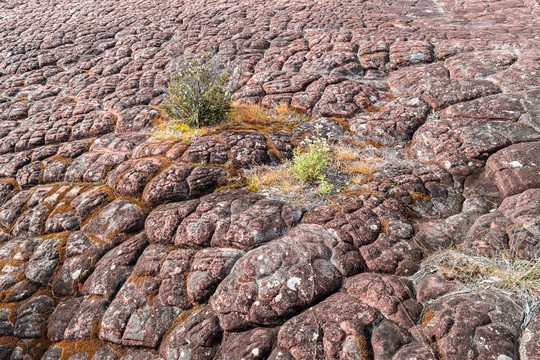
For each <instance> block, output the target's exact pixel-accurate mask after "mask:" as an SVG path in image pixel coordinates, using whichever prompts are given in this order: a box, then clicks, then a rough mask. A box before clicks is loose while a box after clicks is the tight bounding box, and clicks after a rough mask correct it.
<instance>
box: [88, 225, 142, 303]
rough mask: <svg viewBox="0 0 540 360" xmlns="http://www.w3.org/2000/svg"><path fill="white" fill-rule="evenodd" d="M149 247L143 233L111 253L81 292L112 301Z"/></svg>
mask: <svg viewBox="0 0 540 360" xmlns="http://www.w3.org/2000/svg"><path fill="white" fill-rule="evenodd" d="M147 245H148V242H147V238H146V235H145V234H144V233H142V234H139V235H137V236H134V237H133V238H131V239H129V240H127V241H125V242H124V243H122V244H121V245H119V246H117V247H116V248H114V249H113V250H111V251H109V252H108V253H107V254H106V255H105V256H103V258H101V260H100V261H99V262H98V263H97V265H96V269H95V270H94V272H93V273H92V275H90V277H89V278H88V279H87V280H86V281H85V282H84V285H83V287H82V289H81V292H82V293H83V294H84V295H99V296H103V297H104V298H105V299H109V300H110V299H112V297H113V296H114V294H116V292H117V291H118V288H119V286H120V285H121V284H122V283H123V282H124V281H125V280H126V278H127V277H128V276H129V274H130V273H131V270H132V268H133V266H134V265H135V263H136V261H137V259H138V258H139V256H140V254H141V253H142V252H143V250H144V248H145V247H146V246H147Z"/></svg>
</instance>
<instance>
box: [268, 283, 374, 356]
mask: <svg viewBox="0 0 540 360" xmlns="http://www.w3.org/2000/svg"><path fill="white" fill-rule="evenodd" d="M382 318H383V317H382V315H381V314H380V313H379V312H378V311H377V310H376V309H374V308H372V307H370V306H368V305H367V304H365V303H363V302H361V301H359V300H357V299H355V298H354V297H352V296H350V295H347V294H344V293H337V294H334V295H332V296H330V297H329V298H327V299H325V300H324V301H322V302H320V303H319V304H317V305H315V306H313V307H312V308H310V309H307V310H306V311H304V312H302V313H301V314H299V315H297V316H295V317H293V318H291V319H290V320H288V321H287V322H286V323H285V324H283V326H282V327H281V328H280V330H279V333H278V339H277V345H278V347H276V348H274V350H273V351H272V354H271V355H270V359H306V358H315V359H316V358H330V359H340V358H344V359H347V358H351V357H350V356H353V354H354V356H357V358H361V359H362V358H366V357H367V356H368V354H369V352H370V349H369V345H368V341H369V340H368V339H369V333H370V332H371V330H372V329H373V328H374V326H375V325H376V324H377V323H379V322H380V321H381V320H382ZM285 354H287V355H288V357H287V355H285ZM358 356H359V357H358Z"/></svg>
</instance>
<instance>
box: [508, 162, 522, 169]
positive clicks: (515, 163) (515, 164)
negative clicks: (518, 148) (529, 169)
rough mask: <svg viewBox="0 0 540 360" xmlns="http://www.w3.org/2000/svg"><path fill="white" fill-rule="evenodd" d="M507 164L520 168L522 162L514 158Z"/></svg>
mask: <svg viewBox="0 0 540 360" xmlns="http://www.w3.org/2000/svg"><path fill="white" fill-rule="evenodd" d="M508 166H510V167H513V168H522V167H523V164H522V163H520V162H519V161H515V160H514V161H512V162H510V163H508Z"/></svg>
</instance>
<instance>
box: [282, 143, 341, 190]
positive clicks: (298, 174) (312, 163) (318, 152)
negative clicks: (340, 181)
mask: <svg viewBox="0 0 540 360" xmlns="http://www.w3.org/2000/svg"><path fill="white" fill-rule="evenodd" d="M329 166H330V145H329V144H328V140H326V139H324V138H321V137H318V136H315V137H313V138H308V139H305V140H304V141H302V143H301V146H300V147H297V148H296V149H294V151H293V159H292V162H289V171H290V172H291V174H292V175H293V176H294V177H295V178H296V179H298V180H299V181H300V182H303V183H305V182H308V181H316V182H317V183H318V184H319V192H320V193H321V194H323V195H326V194H329V193H330V191H332V189H333V188H334V186H333V185H332V184H330V183H329V182H328V180H326V177H325V175H324V171H325V170H326V169H327V168H328V167H329Z"/></svg>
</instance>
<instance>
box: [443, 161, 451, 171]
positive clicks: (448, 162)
mask: <svg viewBox="0 0 540 360" xmlns="http://www.w3.org/2000/svg"><path fill="white" fill-rule="evenodd" d="M443 165H444V168H445V169H450V168H451V167H452V163H451V162H450V161H448V160H447V161H445V162H444V164H443Z"/></svg>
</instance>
